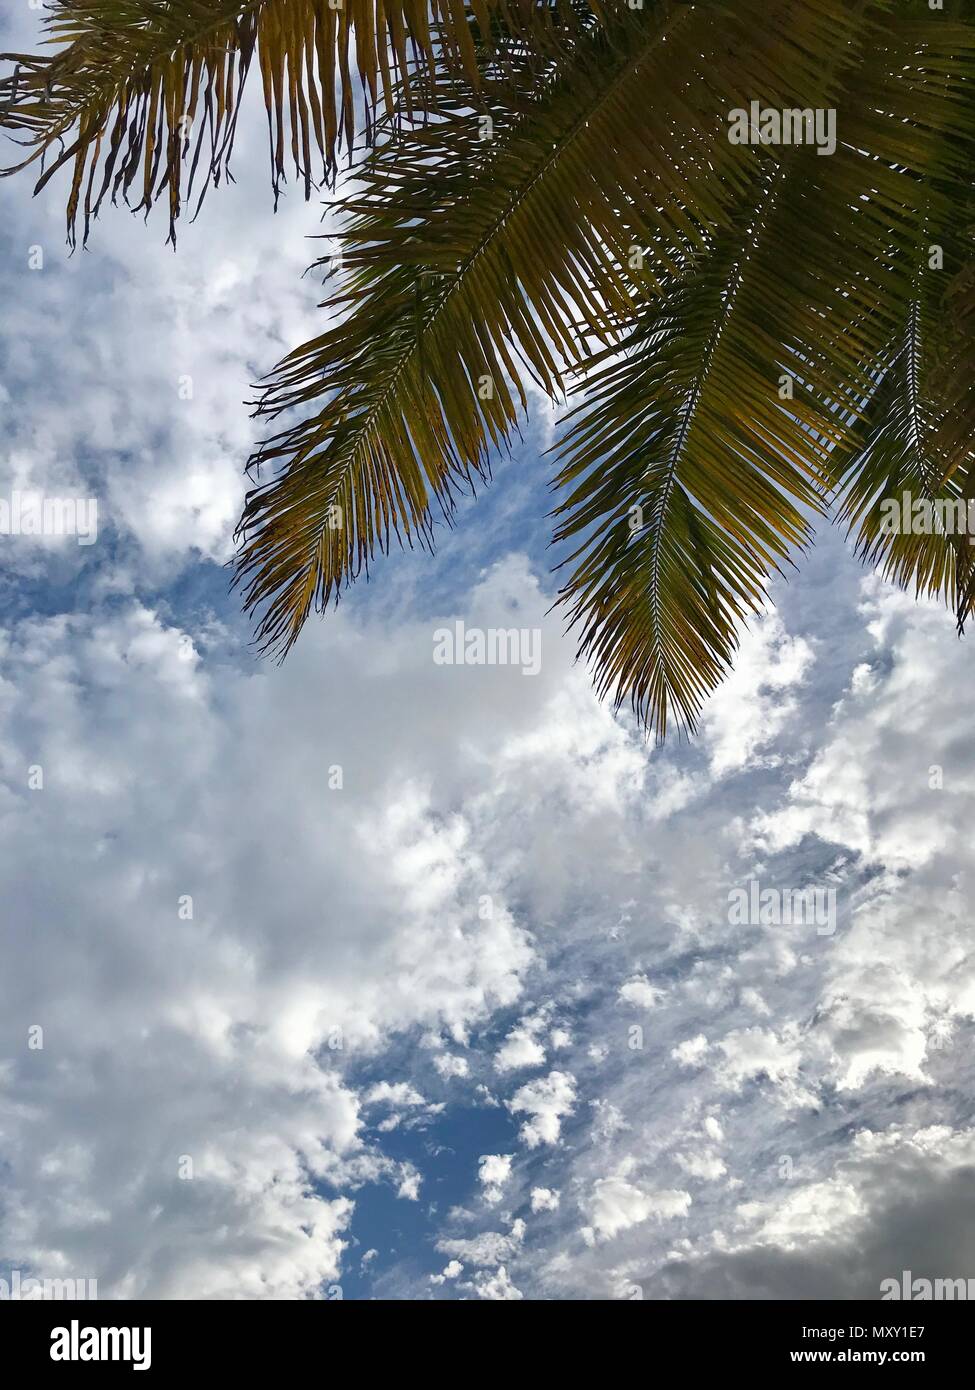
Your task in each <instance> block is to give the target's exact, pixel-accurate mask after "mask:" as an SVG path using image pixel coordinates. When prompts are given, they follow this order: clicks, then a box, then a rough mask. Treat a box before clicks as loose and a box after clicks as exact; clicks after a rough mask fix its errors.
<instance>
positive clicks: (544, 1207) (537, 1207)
mask: <svg viewBox="0 0 975 1390" xmlns="http://www.w3.org/2000/svg"><path fill="white" fill-rule="evenodd" d="M531 1204H532V1211H535V1212H538V1211H557V1210H558V1205H559V1194H558V1193H557V1192H553V1191H552V1189H551V1188H549V1187H533V1188H532V1191H531Z"/></svg>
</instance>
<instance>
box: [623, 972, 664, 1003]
mask: <svg viewBox="0 0 975 1390" xmlns="http://www.w3.org/2000/svg"><path fill="white" fill-rule="evenodd" d="M662 993H663V991H662V990H659V989H657V988H656V986H655V985H652V984H651V983H650V981H649V980H648V979H647V978H646V976H645V975H637V976H636V977H635V978H634V979H632V980H627V981H626V983H625V984H623V985H620V993H619V997H620V1000H621V1001H622V1002H623V1003H624V1004H632V1005H633V1006H634V1008H637V1009H652V1008H653V1006H654V1005H655V1004H656V1003H657V1002H658V1000H659V999H660V998H661V997H662Z"/></svg>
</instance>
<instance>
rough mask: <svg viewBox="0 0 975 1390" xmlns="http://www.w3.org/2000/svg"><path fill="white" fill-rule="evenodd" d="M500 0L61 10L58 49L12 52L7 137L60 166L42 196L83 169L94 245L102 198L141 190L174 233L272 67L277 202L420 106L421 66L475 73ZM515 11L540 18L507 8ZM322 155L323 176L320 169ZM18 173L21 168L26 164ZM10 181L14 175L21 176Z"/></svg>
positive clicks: (222, 0)
mask: <svg viewBox="0 0 975 1390" xmlns="http://www.w3.org/2000/svg"><path fill="white" fill-rule="evenodd" d="M499 3H500V0H174V2H173V3H169V2H168V0H55V3H54V4H53V5H52V7H51V9H50V13H49V14H47V15H46V16H45V20H44V23H45V27H46V30H47V33H48V37H49V41H50V43H51V45H52V48H53V50H54V51H53V52H52V53H51V54H50V55H48V56H36V55H35V56H30V55H24V54H5V55H3V57H4V58H5V59H6V61H7V62H9V63H12V64H13V65H14V68H13V71H12V72H10V73H9V74H8V75H7V76H5V77H4V78H3V79H2V80H0V128H4V129H6V130H8V131H10V132H13V133H15V134H16V135H17V136H18V138H19V139H21V140H22V141H24V142H26V144H27V146H28V149H29V151H30V153H29V154H28V155H27V161H28V162H32V161H34V160H38V159H41V158H42V157H44V156H48V155H49V156H50V159H49V160H48V161H47V169H46V172H45V174H44V175H43V176H42V178H41V179H40V181H39V183H38V188H41V187H43V185H44V183H45V182H46V181H47V180H48V179H49V178H50V177H51V176H52V174H53V173H54V172H55V171H56V170H57V169H58V168H60V167H61V166H62V165H63V164H66V163H70V164H71V165H72V166H73V174H72V182H71V190H70V195H69V202H68V230H69V235H70V236H71V237H72V238H73V236H74V231H75V224H76V220H77V218H78V215H79V212H81V213H82V215H83V218H84V231H85V235H87V233H88V229H89V224H90V220H91V218H92V216H93V215H94V214H95V213H96V212H97V210H98V208H99V206H100V205H101V203H102V200H103V199H104V198H105V197H106V196H111V198H112V199H113V200H114V199H115V198H116V197H118V196H119V195H120V194H121V195H126V196H127V195H128V194H129V193H130V191H135V192H136V193H137V194H138V195H139V197H140V201H139V203H138V206H139V208H142V209H146V210H148V208H149V207H150V206H151V204H152V203H153V201H154V200H155V199H157V198H159V197H160V196H161V195H162V194H164V193H165V194H166V195H167V196H168V202H169V212H170V234H171V235H174V228H175V223H176V219H177V217H178V216H179V212H180V206H181V202H182V199H183V197H184V195H185V196H192V194H193V191H194V185H195V186H196V187H197V189H198V193H197V197H198V198H199V197H200V196H202V194H203V193H204V192H205V191H206V188H207V187H208V186H209V184H210V183H217V182H219V180H220V179H221V177H226V176H227V174H228V171H229V160H230V155H231V150H232V148H233V143H234V133H235V127H236V123H237V116H238V112H239V109H240V100H241V94H242V92H243V89H244V86H245V84H246V82H247V79H248V76H249V74H250V73H251V71H252V69H253V68H254V67H256V68H257V69H258V70H259V72H260V78H259V80H260V82H261V84H262V87H263V94H264V102H265V105H266V107H267V116H268V127H269V135H270V144H271V164H272V180H273V186H274V192H275V197H276V196H277V194H278V191H279V189H280V185H281V183H282V181H283V179H284V177H285V173H286V169H287V168H288V167H289V163H290V166H291V167H292V168H293V170H294V173H295V176H296V178H297V179H298V180H299V182H300V184H301V185H302V186H303V188H304V190H305V194H306V196H307V194H308V193H309V191H310V189H311V188H312V186H313V182H314V181H315V180H316V179H328V178H329V177H330V176H331V175H332V174H333V173H334V170H335V167H336V160H337V158H338V155H339V151H340V148H341V147H342V146H345V147H347V148H351V145H352V141H353V138H354V135H355V131H356V120H357V117H356V85H357V79H358V81H359V82H361V84H362V88H363V91H364V98H365V113H364V119H365V120H366V122H367V123H368V122H369V121H371V119H372V117H373V114H374V113H375V111H376V110H377V108H379V109H389V107H390V106H391V104H392V94H393V90H394V86H396V85H397V84H399V93H400V98H401V100H402V101H403V102H404V103H405V106H406V108H407V109H408V107H409V99H410V76H411V73H412V72H415V71H417V70H422V69H423V68H424V67H429V66H430V65H431V64H432V63H433V62H434V61H440V62H448V63H450V64H452V65H457V66H458V67H460V68H461V69H463V70H464V71H466V73H467V74H468V77H469V79H471V80H473V79H475V78H476V74H477V65H476V54H475V44H474V37H473V35H472V32H471V23H470V21H471V19H472V17H474V18H476V20H477V22H478V23H479V24H480V25H481V26H483V27H485V28H486V27H487V25H488V23H489V16H490V12H491V10H492V9H494V8H495V7H496V6H497V5H498V4H499ZM504 10H505V13H507V14H519V13H521V14H523V15H524V17H525V22H526V24H527V23H528V22H529V20H530V18H531V13H532V5H531V3H530V0H505V4H504ZM316 157H317V161H318V168H317V172H316ZM15 167H16V168H20V167H23V165H22V164H19V165H16V166H15ZM8 172H10V171H8Z"/></svg>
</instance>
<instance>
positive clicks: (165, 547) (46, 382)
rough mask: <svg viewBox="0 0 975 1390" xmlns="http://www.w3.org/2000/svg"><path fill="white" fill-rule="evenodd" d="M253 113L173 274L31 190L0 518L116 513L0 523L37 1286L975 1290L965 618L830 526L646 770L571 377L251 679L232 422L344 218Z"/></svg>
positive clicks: (1, 345) (17, 1142)
mask: <svg viewBox="0 0 975 1390" xmlns="http://www.w3.org/2000/svg"><path fill="white" fill-rule="evenodd" d="M34 19H35V16H33V15H30V14H27V13H26V12H25V15H23V16H18V17H17V20H16V22H17V24H18V25H20V26H21V27H20V30H19V32H18V33H17V34H16V35H11V34H10V33H9V31H8V33H7V34H6V35H4V41H5V47H7V46H16V42H17V41H23V42H28V41H29V26H30V25H31V23H32V22H34ZM8 23H9V21H8ZM262 139H263V132H262V130H261V118H260V113H257V112H253V111H252V112H251V113H250V120H249V121H248V123H246V124H245V125H244V127H243V129H242V132H241V139H240V141H239V144H238V152H237V156H236V160H235V173H236V177H237V183H236V184H235V185H234V186H233V187H230V188H227V189H222V190H220V191H219V192H218V193H217V194H215V195H214V196H212V197H211V198H209V199H208V201H207V204H206V207H205V209H204V212H203V215H202V216H201V217H200V219H199V220H198V221H197V222H196V223H195V224H193V225H192V226H191V225H185V226H183V228H182V230H181V234H180V242H179V248H178V251H177V252H176V254H174V253H173V252H172V250H171V249H169V248H167V247H166V246H165V244H164V243H165V237H166V226H165V222H164V219H160V218H158V217H153V218H151V219H150V221H149V223H148V225H143V222H142V219H141V218H137V217H133V216H131V214H129V213H128V212H127V211H126V210H125V209H123V208H119V209H112V208H107V209H106V210H105V212H104V213H103V216H102V218H101V220H100V222H99V223H98V224H97V226H96V228H95V231H94V234H93V236H92V239H91V243H90V249H88V250H86V251H80V250H79V251H78V252H77V253H76V254H75V255H74V256H73V257H69V255H68V252H67V248H66V247H65V245H64V234H63V200H62V198H61V197H60V196H59V189H58V188H56V187H51V188H49V189H48V190H47V191H46V192H45V193H44V194H42V195H41V196H40V197H39V198H37V199H31V197H30V186H29V183H28V181H26V180H25V179H23V178H22V179H19V180H5V181H3V182H2V183H0V277H2V282H0V293H2V297H3V299H2V302H3V304H4V306H5V310H4V315H3V322H2V324H0V413H2V423H3V432H2V440H3V445H2V450H0V458H2V464H0V467H2V470H3V478H2V481H0V496H2V497H9V496H10V495H11V494H12V493H13V491H14V490H16V489H20V490H34V491H35V492H43V493H45V494H47V495H51V496H82V497H89V496H91V497H94V498H97V500H98V506H99V532H98V538H97V542H96V543H95V544H93V545H91V546H85V547H82V546H78V545H77V544H75V542H74V540H73V539H71V538H59V539H52V538H46V539H43V540H34V539H31V538H27V537H10V536H4V537H0V545H2V548H3V560H4V564H3V566H2V585H3V589H2V596H3V609H2V631H0V817H2V831H3V833H2V836H0V855H2V857H3V861H4V864H3V882H4V887H5V902H6V911H5V914H4V918H5V926H4V934H3V952H4V961H3V969H2V971H0V1164H2V1171H3V1177H4V1181H3V1184H2V1196H0V1260H2V1262H3V1265H4V1266H5V1267H10V1268H20V1269H21V1270H22V1271H25V1272H26V1271H30V1272H32V1273H35V1274H37V1275H41V1276H45V1275H47V1276H56V1275H62V1276H63V1275H72V1274H73V1275H75V1276H76V1277H94V1278H97V1279H98V1285H99V1291H100V1294H101V1296H102V1297H117V1298H127V1297H140V1296H154V1297H167V1298H193V1297H202V1298H206V1297H262V1298H309V1297H328V1296H334V1290H335V1289H336V1288H340V1289H341V1290H342V1293H343V1295H344V1296H345V1297H348V1298H370V1297H385V1298H429V1299H441V1298H475V1299H477V1298H483V1299H517V1298H524V1299H569V1298H579V1299H602V1298H617V1299H618V1298H635V1297H640V1296H643V1297H647V1298H667V1297H688V1296H690V1297H748V1298H767V1297H777V1296H782V1295H783V1294H787V1295H789V1296H796V1297H847V1296H853V1295H861V1296H866V1297H872V1296H877V1293H878V1291H879V1285H880V1281H881V1280H882V1279H883V1278H886V1277H891V1276H893V1277H897V1276H899V1275H900V1272H901V1270H902V1269H905V1268H909V1269H912V1270H913V1271H914V1272H915V1274H917V1275H923V1274H926V1275H928V1276H929V1277H948V1276H961V1277H967V1276H969V1275H971V1274H972V1273H973V1269H972V1257H973V1244H975V1238H973V1233H975V1205H973V1201H972V1196H971V1190H970V1177H969V1175H970V1172H971V1169H972V1166H973V1164H975V1129H973V1128H972V1120H971V1103H970V1096H971V1069H972V1063H971V1060H970V1059H971V1055H972V1051H971V1040H972V1022H973V1016H975V957H973V954H972V950H971V922H970V912H969V907H968V904H969V903H970V901H971V879H972V873H973V867H975V866H973V852H972V847H971V836H970V833H969V831H968V827H969V826H970V824H971V819H972V811H973V803H975V757H973V753H972V741H971V737H970V714H969V710H968V704H969V701H968V699H967V697H968V694H969V692H970V690H971V679H972V655H971V650H972V649H971V644H970V640H966V641H964V642H959V641H958V639H957V637H956V636H955V634H954V630H953V625H952V622H951V620H950V617H949V616H948V615H946V614H945V613H943V612H941V611H940V610H939V609H937V608H935V607H932V606H930V605H917V604H915V603H914V602H913V601H912V600H911V599H910V598H908V597H905V596H904V595H901V594H899V593H897V592H895V591H894V590H892V589H890V588H889V587H887V586H886V585H884V584H883V583H882V582H881V581H880V580H878V579H877V578H876V577H875V576H873V575H869V574H866V573H865V572H864V571H863V570H862V569H861V568H860V567H859V566H858V564H857V563H856V562H855V560H854V559H853V557H852V556H851V555H850V553H849V551H848V550H847V549H846V548H845V547H844V545H843V543H842V537H840V536H839V535H838V534H837V533H836V532H835V531H829V530H827V531H826V532H825V534H824V535H822V536H821V539H820V544H819V545H818V547H817V549H816V550H815V551H814V553H813V554H812V556H810V557H809V560H808V561H807V562H806V564H805V565H804V568H803V572H802V574H801V575H800V576H799V577H796V578H794V579H792V581H791V582H790V583H789V584H788V585H784V584H783V585H779V586H776V590H775V595H774V597H775V599H776V608H775V610H774V611H770V612H769V613H768V614H767V615H765V616H764V617H763V618H761V619H759V620H758V621H756V622H755V623H754V624H753V625H752V629H751V631H750V632H749V633H748V634H747V635H746V638H745V640H744V643H743V646H742V650H741V654H740V660H739V661H738V663H737V666H736V669H735V672H734V673H733V675H732V676H731V678H730V679H729V680H728V682H727V683H726V684H725V685H724V686H723V687H722V689H721V690H720V691H719V692H718V693H717V694H716V696H715V697H714V698H713V700H712V701H711V702H710V704H709V706H708V709H707V711H706V714H705V718H704V721H703V725H702V730H701V733H700V735H699V737H698V738H696V739H695V740H694V741H693V742H691V743H687V742H678V741H676V740H675V741H671V742H669V743H668V744H667V746H666V747H665V748H663V749H658V748H655V747H654V746H653V745H652V744H648V743H647V742H646V741H645V739H644V738H643V736H642V734H641V732H640V731H639V729H637V728H636V727H635V726H634V725H633V723H632V721H631V720H630V719H629V718H628V716H627V715H626V713H625V712H624V713H623V714H621V715H619V716H614V715H613V713H612V711H611V710H610V709H608V708H607V707H606V706H605V705H600V704H599V703H598V702H597V700H596V699H595V697H594V696H593V694H592V691H591V688H590V684H589V680H588V676H587V673H586V671H585V670H584V669H583V668H582V667H581V666H580V665H578V664H576V662H575V659H574V656H575V653H574V646H573V642H572V639H571V637H566V636H565V634H564V633H563V624H562V620H561V618H560V616H559V615H558V613H553V612H551V603H552V599H553V597H554V594H555V588H556V581H555V580H554V578H553V576H552V574H551V566H552V563H553V559H554V557H553V553H552V551H551V550H550V548H549V544H548V541H549V535H550V525H549V522H548V520H547V518H546V513H547V511H548V510H549V508H550V506H551V497H550V493H549V490H548V480H549V477H550V475H551V472H552V464H551V461H550V460H548V459H546V458H545V457H544V455H543V451H544V449H545V447H546V445H547V444H548V443H549V442H550V439H551V429H550V425H551V420H550V416H549V414H548V413H547V411H546V410H545V409H544V408H542V406H541V405H540V403H537V402H536V410H535V413H534V415H533V421H532V424H531V425H530V426H529V427H528V428H527V429H526V432H525V436H524V439H523V440H522V441H520V442H519V443H517V444H516V446H515V447H514V448H513V450H512V456H511V458H510V459H505V460H500V461H499V462H498V466H497V469H496V475H495V480H494V482H493V484H492V485H491V486H490V488H488V489H487V490H486V491H485V492H484V494H483V495H482V496H480V497H479V498H478V500H477V501H476V503H472V504H467V503H464V504H462V505H461V507H460V508H459V510H458V514H457V524H456V526H455V527H454V529H453V530H450V531H446V530H445V531H444V532H443V533H442V535H441V537H440V542H439V545H438V549H437V553H436V554H435V555H434V556H429V555H424V554H419V555H418V554H410V553H405V554H400V553H394V554H393V555H392V556H390V557H388V558H387V559H382V560H380V561H378V562H377V564H376V566H375V569H374V577H373V580H372V582H370V583H369V584H368V585H365V584H360V585H359V586H357V587H356V588H355V589H354V590H353V591H352V592H351V593H350V594H349V595H347V596H346V597H345V598H344V599H343V601H342V603H341V604H340V606H339V609H338V611H337V612H334V613H331V614H330V615H329V616H328V617H327V618H326V619H325V620H324V621H321V622H319V621H313V622H312V623H310V624H309V626H308V628H307V629H306V631H305V633H304V635H303V637H302V639H301V641H300V642H299V644H298V646H297V647H296V648H295V650H294V652H293V653H292V655H291V656H290V657H289V659H288V661H287V662H286V663H285V664H284V665H283V666H281V667H276V666H273V665H269V664H267V663H263V662H260V661H258V660H257V659H256V657H255V655H254V653H253V650H252V649H251V648H250V646H249V645H248V644H249V637H250V633H249V629H248V626H247V623H246V622H245V621H244V620H243V619H242V617H241V615H240V612H239V605H238V601H237V599H236V598H235V597H234V596H233V595H230V594H228V572H227V570H226V568H225V566H226V561H227V560H228V558H229V557H230V555H231V554H232V540H231V534H232V530H233V526H234V523H235V521H236V518H237V515H238V512H239V509H240V505H241V501H242V498H243V492H244V488H245V480H244V479H243V477H242V472H241V470H242V465H243V463H244V461H245V460H246V457H247V455H248V453H249V450H250V447H251V445H252V443H253V441H254V436H253V429H254V425H253V422H252V421H251V420H250V419H249V418H248V414H247V411H246V409H245V407H244V406H243V404H242V402H243V401H244V400H245V399H246V398H247V397H248V396H249V395H250V384H251V383H252V382H253V381H255V380H256V379H257V378H258V377H259V376H260V375H261V374H262V373H263V372H265V371H267V370H269V369H270V368H271V367H272V366H273V365H274V363H275V361H276V360H277V359H278V357H279V356H280V355H281V354H282V352H283V351H284V350H286V349H287V348H289V347H291V346H294V345H296V344H298V343H300V342H301V341H303V340H304V339H305V338H307V337H308V336H310V335H311V334H312V333H313V332H314V331H315V325H316V321H317V319H316V312H317V311H316V285H315V282H314V280H313V279H311V278H302V271H303V270H304V268H305V266H306V264H307V263H308V262H309V261H310V260H311V259H312V257H313V256H314V255H315V254H316V245H315V243H313V242H310V241H308V240H306V238H308V237H311V236H314V235H316V234H318V232H319V231H320V221H319V219H320V215H321V208H320V207H319V206H318V205H316V204H312V205H305V204H304V203H302V202H301V201H300V199H299V198H298V197H297V196H295V195H292V196H291V197H289V198H286V199H284V200H283V202H282V207H281V209H280V210H279V212H278V214H277V215H276V216H275V215H273V214H272V210H271V199H270V194H269V189H268V179H267V172H266V168H265V162H264V161H265V150H264V147H263V143H262ZM32 247H40V248H42V250H43V268H42V269H37V270H34V269H30V268H29V258H30V254H31V248H32ZM35 259H36V258H35ZM187 376H189V377H191V378H192V382H193V395H192V400H184V399H180V395H179V391H178V384H179V382H180V381H181V380H182V379H184V378H185V377H187ZM458 619H462V620H463V621H464V622H466V623H467V624H468V626H478V625H480V626H482V627H490V626H493V625H497V626H505V627H507V626H512V625H515V626H524V627H526V628H529V629H534V628H538V629H539V630H540V632H541V635H542V666H541V670H540V672H539V673H538V675H537V676H532V677H528V676H525V675H523V674H522V673H521V672H520V671H519V670H518V669H517V668H513V667H507V668H505V667H490V666H484V667H468V666H461V667H450V666H438V665H436V664H435V663H434V661H433V659H432V652H433V634H434V632H435V631H436V629H437V628H439V627H441V626H443V625H445V624H447V625H449V624H453V623H454V622H455V621H457V620H458ZM336 765H339V766H341V768H342V774H343V784H342V787H341V789H333V788H330V787H329V769H330V768H333V767H335V766H336ZM37 767H40V768H42V769H43V787H42V788H40V789H36V790H35V789H33V788H32V787H31V786H30V783H29V777H30V769H31V768H37ZM932 769H939V770H940V775H939V774H933V773H932ZM752 879H755V880H757V881H758V882H760V884H761V885H762V886H763V887H770V888H774V889H776V890H777V891H778V890H783V891H785V890H790V889H793V888H803V887H805V886H808V885H821V886H824V887H825V886H829V887H830V888H831V889H834V890H835V895H836V897H835V900H836V923H835V925H836V930H835V931H834V932H833V933H832V934H830V935H821V934H818V933H817V931H816V929H815V927H810V926H809V925H808V924H798V925H788V924H785V925H781V924H780V925H775V924H761V923H753V924H751V925H749V926H741V925H738V924H736V923H733V922H732V921H730V920H729V908H728V904H729V893H730V892H732V891H733V890H734V889H735V888H736V887H739V886H741V885H742V884H747V883H749V882H750V881H751V880H752ZM187 898H191V899H192V917H187V916H186V915H185V914H183V915H181V913H180V910H179V905H180V904H181V903H183V902H184V901H185V900H186V899H187ZM38 1027H40V1028H42V1029H43V1035H42V1036H43V1047H40V1048H37V1047H32V1046H29V1044H28V1040H29V1039H30V1038H31V1037H32V1036H35V1037H36V1034H32V1031H31V1030H35V1029H36V1028H38ZM187 1159H189V1160H190V1163H189V1164H187V1162H186V1160H187ZM330 1291H331V1294H330Z"/></svg>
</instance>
